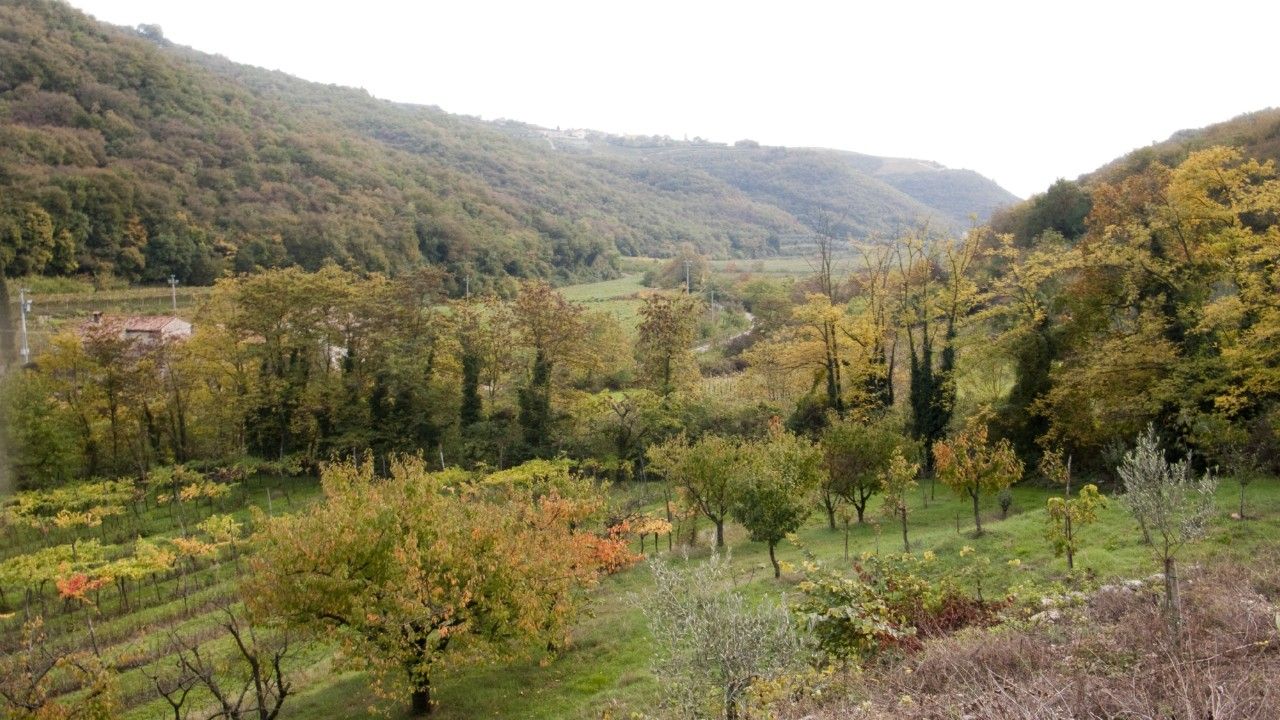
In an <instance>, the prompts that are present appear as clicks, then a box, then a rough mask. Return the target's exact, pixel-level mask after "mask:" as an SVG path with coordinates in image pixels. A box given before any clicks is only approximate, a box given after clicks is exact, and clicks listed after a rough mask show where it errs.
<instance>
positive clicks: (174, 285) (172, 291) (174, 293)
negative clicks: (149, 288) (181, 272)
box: [169, 275, 178, 313]
mask: <svg viewBox="0 0 1280 720" xmlns="http://www.w3.org/2000/svg"><path fill="white" fill-rule="evenodd" d="M169 295H170V296H171V297H172V298H173V312H174V313H177V312H178V278H177V277H176V276H174V275H170V276H169Z"/></svg>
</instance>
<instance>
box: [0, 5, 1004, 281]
mask: <svg viewBox="0 0 1280 720" xmlns="http://www.w3.org/2000/svg"><path fill="white" fill-rule="evenodd" d="M556 135H563V133H559V132H557V131H550V130H547V129H541V128H534V127H532V126H528V125H522V124H519V123H510V122H505V123H504V122H484V121H481V120H479V119H476V118H470V117H464V116H458V115H452V114H449V113H446V112H444V111H442V110H440V109H438V108H435V107H426V106H418V105H407V104H401V103H393V102H388V101H385V100H379V99H376V98H373V97H371V96H370V95H368V94H367V93H365V92H363V91H361V90H356V89H351V88H343V87H337V86H331V85H323V84H317V83H311V82H306V81H303V80H300V79H297V78H293V77H290V76H288V75H285V74H283V73H279V72H273V71H267V70H263V69H260V68H254V67H249V66H245V65H241V64H237V63H234V62H232V61H230V60H228V59H226V58H222V57H218V56H212V55H208V54H204V53H200V52H196V51H194V50H191V49H188V48H183V47H179V46H175V45H173V44H172V43H170V42H168V41H167V40H165V39H164V37H163V35H162V34H161V33H160V31H159V29H158V28H155V27H153V26H144V27H141V28H139V29H130V28H120V27H115V26H111V25H106V24H103V23H100V22H97V21H95V20H94V19H92V18H91V17H89V16H87V15H85V14H83V13H81V12H79V11H77V10H75V9H74V8H72V7H70V6H68V5H66V4H64V3H61V2H57V1H55V0H0V264H3V266H4V267H3V269H4V271H5V273H6V274H8V275H9V276H15V275H23V274H29V273H38V272H44V273H51V274H72V273H90V274H94V275H103V276H105V275H111V276H116V277H121V278H123V279H126V280H129V281H142V282H154V281H158V280H160V279H163V278H165V277H167V276H168V275H170V274H175V275H177V276H178V277H179V279H181V280H182V281H183V282H186V283H195V284H200V283H208V282H211V281H212V280H213V279H214V278H215V277H217V276H219V275H221V274H223V273H226V272H251V271H253V270H255V269H257V268H264V267H272V266H280V265H288V264H297V265H301V266H303V267H307V268H315V267H318V266H320V265H321V264H323V263H325V262H328V261H334V262H337V263H339V264H342V265H344V266H348V267H354V268H361V269H366V270H372V271H384V272H392V273H394V272H400V271H404V270H407V269H410V268H413V267H416V266H419V265H421V264H424V263H434V264H438V265H442V266H444V267H446V268H447V269H448V270H449V271H450V272H451V273H452V274H453V275H454V277H455V278H459V279H460V278H462V277H464V276H472V277H475V278H476V279H477V282H479V283H480V284H481V286H483V284H484V283H486V282H490V283H491V282H496V281H498V280H499V279H500V278H503V277H511V276H515V277H547V278H551V279H553V280H561V281H563V280H568V279H571V278H572V279H589V278H600V277H609V276H612V275H615V274H616V258H617V257H618V256H619V255H666V254H671V253H673V252H675V251H676V250H677V249H678V248H679V247H680V246H681V245H682V244H685V243H691V244H693V245H695V246H696V247H698V248H699V249H700V250H701V251H703V252H706V253H710V254H714V255H718V256H722V257H733V256H739V257H750V256H757V255H765V254H770V253H775V252H777V251H778V250H779V249H780V248H781V247H782V246H783V245H784V244H785V242H786V240H787V239H788V238H792V237H797V236H801V237H802V236H806V235H810V234H812V232H813V229H814V226H815V223H817V222H819V218H821V217H831V218H835V219H836V220H837V221H838V222H839V228H840V230H841V231H842V232H845V233H848V234H851V235H855V236H867V235H872V234H887V233H893V232H896V231H899V230H901V229H903V228H904V227H907V226H912V225H917V224H919V223H921V222H926V221H927V222H929V223H930V224H931V225H933V226H934V227H942V228H947V229H958V228H962V227H964V226H965V225H967V223H968V220H967V218H968V217H969V216H970V215H971V214H974V215H977V216H979V217H980V218H985V217H986V216H987V215H989V214H990V212H991V211H992V210H993V209H995V208H996V207H999V206H1000V205H1003V204H1006V203H1008V202H1011V201H1014V200H1015V198H1014V197H1013V196H1012V195H1010V194H1009V193H1007V192H1006V191H1004V190H1003V189H1001V188H1000V187H999V186H998V185H996V184H995V183H993V182H991V181H990V180H987V179H985V178H982V177H981V176H979V175H977V174H976V173H972V172H970V171H959V170H948V169H946V168H943V167H941V166H939V165H937V164H934V163H929V162H922V161H903V160H896V159H887V158H875V157H871V156H865V155H857V154H853V153H846V152H839V151H831V150H817V149H787V148H762V147H759V146H754V144H753V143H739V144H738V145H736V146H733V147H729V146H725V145H716V144H711V143H706V142H701V141H695V142H676V141H672V140H669V139H665V138H662V139H657V140H660V142H635V141H634V139H632V138H619V137H616V136H609V135H605V134H603V133H590V134H587V135H588V136H589V137H590V138H591V139H590V140H586V141H584V142H580V143H577V142H575V143H569V144H565V143H560V142H556V141H554V140H552V139H549V138H550V137H551V136H556ZM574 139H575V140H576V139H577V138H574ZM5 246H8V248H9V249H8V250H7V251H5V250H4V248H5Z"/></svg>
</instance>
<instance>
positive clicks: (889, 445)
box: [819, 415, 905, 528]
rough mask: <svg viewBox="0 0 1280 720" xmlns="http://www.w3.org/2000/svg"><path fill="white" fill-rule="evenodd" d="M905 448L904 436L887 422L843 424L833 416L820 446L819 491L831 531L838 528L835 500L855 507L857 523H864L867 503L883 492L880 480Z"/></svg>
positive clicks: (851, 422) (859, 421)
mask: <svg viewBox="0 0 1280 720" xmlns="http://www.w3.org/2000/svg"><path fill="white" fill-rule="evenodd" d="M904 444H905V439H904V438H903V436H902V433H901V432H900V431H899V430H898V429H897V428H896V427H894V426H893V424H892V423H891V422H889V421H887V420H881V421H878V422H863V421H861V420H854V419H845V420H841V419H838V418H836V417H834V415H833V416H832V417H831V418H830V419H829V421H828V424H827V427H826V429H824V430H823V431H822V437H821V441H820V442H819V447H820V448H821V450H822V465H823V468H822V470H823V478H822V481H821V482H820V484H819V490H820V493H821V495H822V501H823V505H824V507H825V508H826V510H827V520H828V524H829V526H830V527H832V528H834V527H835V509H836V508H835V505H836V503H835V502H833V501H832V498H838V499H840V500H843V501H844V502H848V503H849V504H851V505H853V507H854V509H855V510H856V511H857V515H858V522H859V523H862V522H863V515H864V514H865V513H866V510H867V503H868V501H870V499H871V497H872V496H873V495H874V494H875V493H877V492H879V491H880V481H881V478H882V477H883V476H884V474H885V472H887V471H888V469H889V464H890V462H891V461H892V460H893V458H894V457H895V455H899V454H901V453H902V451H903V445H904Z"/></svg>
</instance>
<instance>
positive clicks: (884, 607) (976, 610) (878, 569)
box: [794, 546, 992, 662]
mask: <svg viewBox="0 0 1280 720" xmlns="http://www.w3.org/2000/svg"><path fill="white" fill-rule="evenodd" d="M801 550H804V547H803V546H801ZM804 551H805V554H806V555H807V556H808V558H807V559H806V560H805V562H804V563H803V573H804V579H803V580H802V581H801V582H800V584H799V586H798V587H799V590H800V592H801V595H800V598H799V600H798V601H797V602H796V604H795V605H794V610H795V612H796V613H797V614H798V615H799V617H800V619H801V622H802V623H803V624H804V625H805V626H806V627H807V628H808V629H809V630H810V631H811V632H812V633H813V636H814V639H815V641H816V642H817V645H818V647H819V649H821V650H822V652H823V653H824V654H825V655H826V656H827V657H828V658H829V659H831V660H834V661H837V662H844V661H847V660H864V659H867V658H869V657H871V656H873V655H875V654H877V653H879V652H883V651H885V650H887V649H889V648H894V647H904V646H905V647H913V646H915V645H917V644H918V643H919V640H918V637H919V636H921V635H932V634H934V633H938V632H949V631H954V630H956V629H958V628H960V627H963V626H965V625H967V624H975V623H983V622H986V621H988V620H989V616H990V612H991V610H992V607H991V606H987V605H986V604H984V603H983V602H982V601H981V600H980V599H979V600H978V601H974V600H973V599H972V598H970V597H969V596H967V595H966V594H965V593H964V591H962V590H961V589H960V588H959V586H957V585H956V584H955V581H954V579H953V577H954V575H953V574H951V573H946V574H941V576H940V575H939V572H938V568H937V567H936V565H937V561H936V559H935V558H934V556H933V554H932V553H926V554H925V555H924V556H922V557H917V556H915V555H910V554H883V555H882V554H879V553H875V554H872V553H864V554H863V555H861V556H860V557H859V558H858V561H857V562H855V563H854V566H853V571H854V574H853V576H852V577H850V576H845V575H842V574H840V573H837V572H835V571H832V570H830V569H828V568H826V567H825V566H824V565H822V564H821V563H819V562H817V561H816V560H814V559H813V557H812V556H811V555H809V553H808V551H807V550H804ZM970 565H972V563H970Z"/></svg>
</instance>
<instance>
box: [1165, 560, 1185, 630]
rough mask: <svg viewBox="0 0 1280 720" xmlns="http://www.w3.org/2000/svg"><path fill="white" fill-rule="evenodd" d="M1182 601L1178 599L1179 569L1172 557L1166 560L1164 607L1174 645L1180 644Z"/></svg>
mask: <svg viewBox="0 0 1280 720" xmlns="http://www.w3.org/2000/svg"><path fill="white" fill-rule="evenodd" d="M1181 604H1182V603H1181V600H1180V599H1179V597H1178V568H1177V565H1175V564H1174V559H1173V558H1172V557H1166V558H1165V559H1164V607H1165V612H1167V613H1168V614H1169V629H1170V630H1171V631H1172V632H1173V639H1174V643H1175V644H1176V643H1177V642H1178V626H1179V623H1180V622H1181V619H1182V607H1181Z"/></svg>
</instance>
